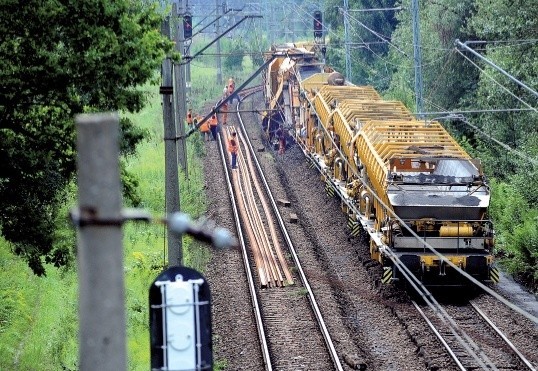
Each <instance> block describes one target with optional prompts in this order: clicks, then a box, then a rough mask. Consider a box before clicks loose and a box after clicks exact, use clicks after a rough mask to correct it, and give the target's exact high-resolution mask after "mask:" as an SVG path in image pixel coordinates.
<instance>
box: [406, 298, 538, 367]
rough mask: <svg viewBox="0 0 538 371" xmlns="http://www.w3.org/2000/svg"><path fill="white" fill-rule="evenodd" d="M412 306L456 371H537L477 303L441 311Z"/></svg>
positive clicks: (448, 307)
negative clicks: (441, 346)
mask: <svg viewBox="0 0 538 371" xmlns="http://www.w3.org/2000/svg"><path fill="white" fill-rule="evenodd" d="M413 305H414V306H415V308H416V310H417V311H418V312H419V313H420V315H421V316H422V318H424V320H425V321H426V322H427V323H428V326H429V327H430V329H431V330H432V331H433V332H434V333H435V335H436V336H437V338H438V340H439V341H440V342H441V344H442V345H443V346H444V348H445V349H446V351H447V352H448V354H449V355H450V357H451V358H452V359H453V361H454V362H455V364H456V365H457V367H458V369H459V370H462V371H463V370H471V369H484V370H536V367H535V366H533V364H532V363H531V361H529V360H528V359H527V357H526V356H525V355H524V354H523V353H522V352H521V351H520V350H519V349H517V348H516V346H515V345H514V344H513V343H512V342H511V341H510V340H509V335H506V334H504V333H503V331H502V330H501V329H500V328H499V327H497V326H496V325H495V324H494V323H493V321H492V320H491V319H489V318H488V317H487V315H486V314H485V313H484V311H482V310H481V309H480V308H479V306H478V305H477V304H476V303H474V302H472V301H470V302H468V303H467V304H464V305H461V306H455V305H445V306H443V307H442V309H441V310H440V311H437V310H436V311H434V310H432V308H428V307H421V306H420V305H419V304H417V303H416V302H414V301H413Z"/></svg>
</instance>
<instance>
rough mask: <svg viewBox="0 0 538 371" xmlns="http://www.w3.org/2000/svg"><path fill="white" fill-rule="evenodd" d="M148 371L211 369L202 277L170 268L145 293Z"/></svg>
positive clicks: (208, 305)
mask: <svg viewBox="0 0 538 371" xmlns="http://www.w3.org/2000/svg"><path fill="white" fill-rule="evenodd" d="M149 303H150V315H149V317H150V318H149V322H150V343H151V369H152V370H211V369H213V353H212V339H211V299H210V291H209V285H208V283H207V281H206V280H205V278H204V277H203V276H202V275H201V274H200V273H199V272H197V271H195V270H194V269H191V268H188V267H177V266H176V267H170V268H168V269H167V270H165V271H164V272H162V273H161V274H160V275H159V276H158V277H157V278H156V279H155V281H153V284H152V285H151V287H150V290H149Z"/></svg>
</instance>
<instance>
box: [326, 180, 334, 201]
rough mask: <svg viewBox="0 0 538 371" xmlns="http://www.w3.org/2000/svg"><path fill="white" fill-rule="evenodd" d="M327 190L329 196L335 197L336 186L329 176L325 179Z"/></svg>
mask: <svg viewBox="0 0 538 371" xmlns="http://www.w3.org/2000/svg"><path fill="white" fill-rule="evenodd" d="M325 192H327V196H329V197H334V187H333V185H332V183H331V181H330V180H329V178H327V180H326V181H325Z"/></svg>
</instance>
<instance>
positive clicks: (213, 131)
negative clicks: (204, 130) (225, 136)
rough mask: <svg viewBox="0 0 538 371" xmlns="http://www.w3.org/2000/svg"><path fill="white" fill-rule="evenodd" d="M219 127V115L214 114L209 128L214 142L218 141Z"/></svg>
mask: <svg viewBox="0 0 538 371" xmlns="http://www.w3.org/2000/svg"><path fill="white" fill-rule="evenodd" d="M218 125H219V121H218V120H217V114H216V113H214V114H213V116H211V118H210V119H209V128H210V130H211V134H212V136H213V140H217V129H218V127H219V126H218Z"/></svg>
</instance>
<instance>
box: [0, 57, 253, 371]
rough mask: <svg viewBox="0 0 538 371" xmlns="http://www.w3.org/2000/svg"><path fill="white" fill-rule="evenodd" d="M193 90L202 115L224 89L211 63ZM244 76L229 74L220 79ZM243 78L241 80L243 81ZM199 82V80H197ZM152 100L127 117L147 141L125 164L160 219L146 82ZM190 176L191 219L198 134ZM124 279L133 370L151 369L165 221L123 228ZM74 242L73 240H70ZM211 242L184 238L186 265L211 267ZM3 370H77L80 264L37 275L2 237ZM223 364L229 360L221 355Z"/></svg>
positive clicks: (157, 153) (197, 179)
mask: <svg viewBox="0 0 538 371" xmlns="http://www.w3.org/2000/svg"><path fill="white" fill-rule="evenodd" d="M191 72H192V81H193V89H192V91H191V96H192V99H191V101H190V102H189V107H192V108H193V110H194V111H195V113H200V114H204V113H206V112H207V111H208V110H209V108H210V107H211V106H212V105H214V104H215V102H216V101H217V100H218V99H219V98H220V95H221V94H222V86H217V85H216V84H215V81H216V78H215V76H216V71H215V69H214V68H205V67H204V66H203V65H202V64H196V63H193V68H192V71H191ZM228 76H234V77H236V79H237V77H238V76H241V74H235V75H234V74H233V73H231V72H227V71H225V72H224V75H223V78H224V79H227V77H228ZM242 77H243V76H241V77H240V79H241V78H242ZM194 82H195V83H194ZM144 89H145V90H146V91H147V94H148V97H149V104H148V105H147V106H146V107H145V108H144V110H143V111H142V112H139V113H137V114H135V115H129V117H130V118H131V119H132V120H133V121H134V122H135V124H136V125H138V126H140V127H141V128H144V129H147V130H148V132H149V133H150V136H149V138H148V139H147V140H146V141H145V142H144V143H142V144H140V145H139V146H138V148H137V154H136V155H133V156H130V157H129V158H127V159H126V162H125V164H126V168H127V169H128V171H129V172H131V173H132V174H134V175H135V176H136V177H137V178H138V181H139V187H138V190H139V194H140V198H141V199H142V204H141V206H140V207H141V208H143V209H144V210H146V211H149V212H150V213H151V214H152V215H154V216H156V217H161V216H164V213H165V196H164V187H165V184H164V180H165V176H164V141H163V132H164V125H163V118H162V117H163V115H162V108H161V99H162V98H161V96H160V95H159V94H158V90H159V89H158V86H146V87H144ZM187 153H188V176H187V174H186V173H185V172H184V171H183V170H181V169H180V171H179V177H180V194H181V198H180V200H181V201H180V209H181V211H182V212H185V213H188V214H189V215H191V217H192V218H193V219H196V218H198V217H200V216H201V215H203V214H204V213H205V210H206V199H205V193H204V190H203V184H204V179H203V171H202V157H203V156H204V155H205V146H204V142H203V141H202V140H201V137H200V136H199V135H196V134H195V135H192V136H190V137H189V138H188V139H187ZM75 194H76V190H75V187H74V186H72V191H71V193H70V195H69V198H68V200H66V204H65V207H64V210H63V211H62V215H61V218H60V219H61V220H59V222H58V224H59V225H60V227H59V230H58V233H59V234H60V235H62V236H67V237H65V238H66V239H68V240H69V235H73V233H74V232H73V227H72V226H71V225H70V224H69V223H68V221H67V215H68V210H69V209H70V208H71V207H73V206H75V203H76V200H75V197H76V196H75ZM123 232H124V238H123V249H124V264H125V267H124V278H125V294H126V317H127V318H126V320H127V356H128V369H129V370H147V369H148V368H149V365H150V352H149V350H150V348H149V323H148V322H149V320H148V319H149V311H148V304H149V303H148V300H149V299H148V293H149V288H150V286H151V284H152V282H153V281H154V280H155V278H156V277H157V276H158V275H159V274H160V273H161V272H162V270H163V269H164V267H165V266H166V264H167V256H166V252H167V246H166V239H165V238H166V233H165V229H164V227H163V226H162V225H157V224H143V223H136V222H127V223H126V224H124V226H123ZM69 241H72V243H73V244H74V243H75V241H74V240H73V239H72V237H71V240H69ZM209 253H210V250H209V248H208V246H206V245H204V244H201V243H199V242H197V241H194V240H192V239H191V238H189V237H184V238H183V258H184V259H183V262H184V265H186V266H189V267H192V268H194V269H197V270H199V271H201V272H203V271H204V267H205V265H206V264H207V261H208V258H209ZM0 269H1V271H0V370H25V371H26V370H29V371H33V370H36V371H37V370H39V371H48V370H51V371H56V370H77V369H78V281H77V272H76V265H73V266H70V267H64V268H62V269H57V268H55V267H52V266H46V269H47V276H46V277H37V276H35V275H33V273H32V272H31V270H30V269H29V268H28V267H27V265H26V263H25V262H24V261H23V260H21V259H20V258H18V257H16V256H14V255H13V254H12V253H11V251H10V245H9V244H8V243H7V242H6V241H4V240H2V239H0ZM219 362H221V363H222V362H225V360H220V361H219Z"/></svg>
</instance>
